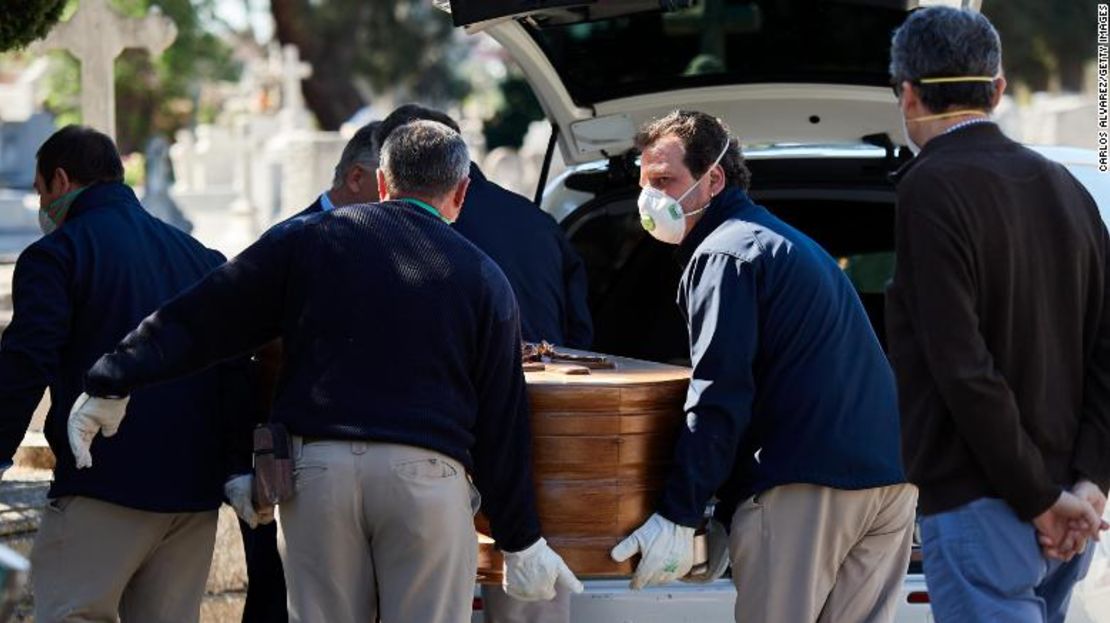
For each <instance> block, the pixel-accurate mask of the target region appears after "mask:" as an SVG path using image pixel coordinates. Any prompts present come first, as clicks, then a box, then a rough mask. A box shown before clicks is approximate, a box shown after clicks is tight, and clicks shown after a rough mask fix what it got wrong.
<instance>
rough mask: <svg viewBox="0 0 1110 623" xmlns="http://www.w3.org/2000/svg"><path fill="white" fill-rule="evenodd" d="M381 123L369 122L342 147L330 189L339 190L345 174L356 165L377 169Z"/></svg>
mask: <svg viewBox="0 0 1110 623" xmlns="http://www.w3.org/2000/svg"><path fill="white" fill-rule="evenodd" d="M381 125H382V122H381V121H371V122H370V123H367V124H366V125H364V126H362V127H361V128H359V129H358V132H355V135H354V136H352V137H351V140H349V141H347V144H346V145H345V146H344V147H343V153H342V154H341V155H340V156H339V164H336V165H335V177H334V178H333V179H332V182H331V185H332V188H339V187H340V186H342V185H343V180H344V179H345V178H346V177H347V173H348V172H349V171H350V170H351V167H353V166H355V165H356V164H361V165H362V166H364V167H366V168H368V169H370V170H371V171H373V170H375V169H377V168H378V139H377V136H378V128H379V127H381Z"/></svg>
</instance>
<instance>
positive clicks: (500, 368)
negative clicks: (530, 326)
mask: <svg viewBox="0 0 1110 623" xmlns="http://www.w3.org/2000/svg"><path fill="white" fill-rule="evenodd" d="M486 272H487V273H489V275H488V279H487V281H488V282H490V283H491V284H492V287H491V298H492V301H491V307H492V309H489V310H488V311H489V313H487V314H485V315H484V316H485V320H484V321H483V323H484V330H483V331H482V332H480V335H479V344H478V349H479V356H478V360H477V362H476V365H475V369H474V384H475V389H476V391H477V395H478V414H477V419H476V422H475V431H474V437H475V440H474V448H473V454H472V456H473V460H474V483H475V485H476V486H477V487H478V491H479V492H480V493H481V494H482V506H483V507H484V508H485V512H486V516H487V517H489V520H490V528H491V530H492V532H493V538H494V540H495V541H497V546H498V547H499V548H500V549H502V550H504V551H507V552H513V551H519V550H522V549H525V548H526V547H528V546H529V545H531V544H532V543H534V542H535V541H536V540H537V539H538V538H539V537H540V525H539V518H538V516H537V514H536V497H535V491H534V489H533V487H532V434H531V427H530V423H529V417H530V414H529V410H528V398H527V393H526V386H525V382H524V371H523V368H522V365H521V359H522V357H521V351H520V347H521V335H520V315H519V312H518V310H517V306H516V301H515V299H513V296H512V290H511V289H510V287H509V284H508V281H506V279H505V277H504V275H502V274H501V272H500V271H499V270H497V268H496V267H494V266H493V265H492V262H489V265H488V266H487V268H486Z"/></svg>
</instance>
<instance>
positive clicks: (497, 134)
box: [482, 74, 543, 150]
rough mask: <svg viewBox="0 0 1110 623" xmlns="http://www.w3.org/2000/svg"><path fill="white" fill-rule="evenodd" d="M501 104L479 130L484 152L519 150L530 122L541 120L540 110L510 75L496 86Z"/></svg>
mask: <svg viewBox="0 0 1110 623" xmlns="http://www.w3.org/2000/svg"><path fill="white" fill-rule="evenodd" d="M500 88H501V105H500V106H498V107H497V110H496V112H494V114H493V117H492V118H490V119H487V120H486V122H485V125H484V126H483V127H482V133H483V134H484V136H485V139H486V149H489V150H493V149H495V148H497V147H502V146H504V147H513V148H517V149H519V148H520V146H521V144H523V142H524V135H525V134H527V133H528V126H529V125H530V124H531V123H532V122H533V121H539V120H540V119H543V108H541V107H540V103H539V101H538V100H536V96H535V95H534V94H533V93H532V87H530V86H529V85H528V82H527V81H525V80H524V78H523V77H521V76H519V75H516V74H510V75H509V76H508V77H507V78H505V80H504V81H503V82H502V83H501V85H500Z"/></svg>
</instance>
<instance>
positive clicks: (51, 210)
mask: <svg viewBox="0 0 1110 623" xmlns="http://www.w3.org/2000/svg"><path fill="white" fill-rule="evenodd" d="M85 188H86V187H85V186H82V187H81V188H78V189H76V190H71V191H69V192H68V193H66V194H64V195H62V196H61V197H58V198H57V199H55V200H54V201H51V202H50V205H48V206H46V209H45V210H43V211H44V212H46V216H48V217H49V218H50V220H52V221H54V224H55V225H58V226H61V224H62V223H63V222H64V221H65V220H66V216H68V215H69V208H70V207H71V206H72V205H73V202H74V201H76V200H77V196H78V195H80V194H81V193H83V192H85Z"/></svg>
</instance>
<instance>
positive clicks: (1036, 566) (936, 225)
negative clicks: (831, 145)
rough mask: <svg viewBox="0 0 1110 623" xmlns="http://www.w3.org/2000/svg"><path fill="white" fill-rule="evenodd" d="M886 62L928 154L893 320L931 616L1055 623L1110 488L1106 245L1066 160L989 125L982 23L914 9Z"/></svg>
mask: <svg viewBox="0 0 1110 623" xmlns="http://www.w3.org/2000/svg"><path fill="white" fill-rule="evenodd" d="M890 68H891V75H892V78H893V83H894V85H895V91H896V93H897V94H898V95H899V106H900V107H901V111H902V115H903V117H904V119H905V122H906V142H907V143H908V144H909V145H910V146H911V149H913V150H914V151H919V153H918V155H917V157H916V158H915V159H914V160H913V161H911V162H910V163H908V164H907V165H906V166H905V167H904V168H903V169H902V170H901V171H899V173H898V174H897V176H896V178H897V185H898V206H897V217H896V245H895V250H896V255H897V260H896V267H895V273H894V279H893V281H892V284H891V286H890V287H889V290H888V293H887V316H886V317H887V328H888V336H889V346H890V356H891V360H892V362H893V365H894V369H895V372H896V374H897V378H898V386H899V399H900V401H901V413H902V439H903V441H902V444H903V453H904V457H905V467H906V471H907V473H908V475H909V478H910V480H911V481H912V482H913V483H914V484H916V485H917V486H918V487H919V489H920V494H921V511H922V514H923V518H922V521H921V531H922V539H923V550H924V558H925V561H924V562H925V579H926V581H927V582H928V585H929V596H930V600H931V604H932V610H933V615H934V616H935V617H936V619H937V621H940V622H942V623H943V622H945V621H988V620H990V621H1002V620H1005V621H1037V622H1041V621H1062V620H1063V618H1064V615H1065V613H1066V611H1067V605H1068V600H1069V598H1070V595H1071V590H1072V587H1073V586H1074V584H1075V582H1076V581H1077V580H1078V579H1080V578H1082V577H1083V575H1084V574H1085V573H1086V568H1087V565H1088V564H1089V563H1090V554H1091V552H1092V549H1093V548H1092V545H1091V544H1090V543H1089V542H1088V539H1089V538H1091V537H1096V538H1097V535H1098V533H1099V529H1100V523H1101V521H1100V515H1101V514H1102V512H1103V509H1104V507H1105V504H1106V496H1105V492H1106V490H1107V487H1110V452H1107V448H1110V298H1108V296H1110V290H1108V289H1107V279H1110V271H1108V270H1107V258H1108V254H1110V237H1108V236H1107V231H1106V227H1105V226H1104V225H1103V222H1102V219H1101V217H1100V216H1099V211H1098V207H1097V206H1096V205H1095V202H1094V200H1093V199H1092V198H1091V196H1090V195H1089V194H1088V193H1087V192H1086V191H1085V190H1084V189H1083V186H1082V185H1080V183H1079V182H1078V181H1076V180H1075V178H1073V177H1072V176H1071V174H1069V173H1068V171H1067V169H1065V168H1064V167H1063V166H1062V165H1060V164H1057V163H1054V162H1050V161H1048V160H1046V159H1045V158H1044V157H1042V156H1040V155H1038V154H1037V153H1035V152H1033V151H1031V150H1029V149H1026V148H1024V147H1022V146H1021V145H1019V144H1017V143H1015V142H1014V141H1011V140H1010V139H1008V138H1006V137H1005V136H1003V135H1002V132H1001V131H1000V130H999V128H998V126H996V125H995V124H994V123H991V121H990V119H989V115H990V112H991V111H992V110H993V109H994V107H995V106H996V105H997V104H998V102H999V99H1000V98H1001V97H1002V92H1003V90H1004V89H1005V86H1006V81H1005V79H1003V78H1002V77H1000V76H1001V70H1002V53H1001V45H1000V43H999V38H998V33H997V32H995V30H994V27H993V26H991V24H990V22H989V21H988V20H987V18H985V17H983V16H982V15H980V14H978V13H976V12H972V11H961V10H957V9H951V8H941V7H937V8H929V9H924V10H921V11H918V12H916V13H914V14H912V15H911V16H910V17H909V19H907V20H906V22H905V23H904V24H903V25H902V27H901V28H900V29H899V30H898V31H897V32H896V33H895V35H894V39H893V45H892V48H891V64H890Z"/></svg>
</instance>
